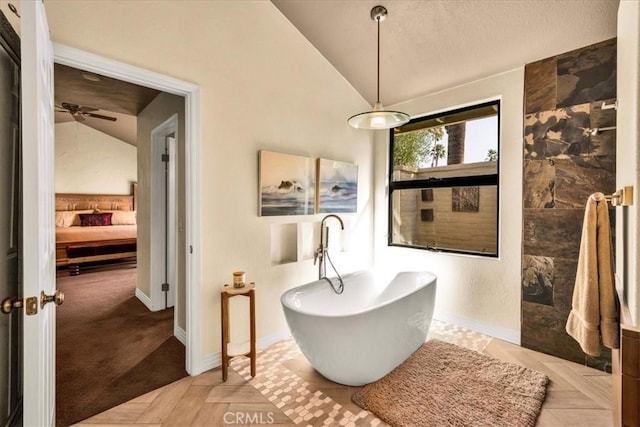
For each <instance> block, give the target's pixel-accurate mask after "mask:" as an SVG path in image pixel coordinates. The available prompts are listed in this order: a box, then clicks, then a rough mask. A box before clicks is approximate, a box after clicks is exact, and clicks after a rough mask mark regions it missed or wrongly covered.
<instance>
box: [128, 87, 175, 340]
mask: <svg viewBox="0 0 640 427" xmlns="http://www.w3.org/2000/svg"><path fill="white" fill-rule="evenodd" d="M175 113H178V135H177V145H178V146H177V154H178V159H177V161H178V173H177V181H178V182H177V183H176V188H177V192H178V299H177V300H178V326H179V327H181V328H183V329H184V327H185V325H186V318H185V304H184V302H185V295H186V294H185V247H186V244H185V234H184V218H185V216H184V214H185V197H184V195H185V194H184V159H185V157H184V141H185V127H184V126H185V124H184V98H183V97H181V96H176V95H171V94H168V93H160V94H159V95H158V96H157V97H156V98H155V99H154V100H153V101H151V103H150V104H149V105H148V106H147V107H146V108H145V109H144V110H143V111H141V112H140V114H139V115H138V282H137V287H138V289H140V290H141V291H142V292H143V293H144V294H145V295H146V296H147V297H151V283H150V268H151V222H150V218H151V163H152V162H153V161H154V159H152V158H151V132H152V131H153V130H154V129H155V128H156V127H158V126H159V125H160V124H162V123H163V122H164V121H166V120H167V119H168V118H169V117H171V116H173V115H174V114H175ZM155 160H156V161H158V160H159V159H155Z"/></svg>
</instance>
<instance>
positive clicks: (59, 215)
mask: <svg viewBox="0 0 640 427" xmlns="http://www.w3.org/2000/svg"><path fill="white" fill-rule="evenodd" d="M91 212H93V211H91V210H80V211H56V227H71V226H72V225H77V226H79V225H80V217H79V216H78V214H81V213H91Z"/></svg>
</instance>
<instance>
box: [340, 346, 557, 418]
mask: <svg viewBox="0 0 640 427" xmlns="http://www.w3.org/2000/svg"><path fill="white" fill-rule="evenodd" d="M548 383H549V378H548V377H547V376H546V375H544V374H541V373H539V372H536V371H533V370H531V369H528V368H525V367H523V366H520V365H516V364H513V363H509V362H503V361H501V360H497V359H494V358H492V357H489V356H485V355H483V354H480V353H478V352H475V351H472V350H468V349H466V348H462V347H459V346H457V345H454V344H449V343H445V342H442V341H439V340H430V341H428V342H426V343H425V344H423V345H422V347H420V348H419V349H418V350H417V351H416V352H415V353H414V354H413V355H412V356H411V357H409V359H407V360H406V361H405V362H404V363H402V364H401V365H400V366H398V367H397V368H396V369H394V370H393V371H392V372H391V373H389V374H388V375H387V376H385V377H383V378H382V379H380V380H378V381H376V382H374V383H371V384H368V385H366V386H364V387H363V388H362V389H361V390H360V391H358V392H356V393H354V395H353V396H352V400H353V402H354V403H355V404H356V405H358V406H360V407H361V408H364V409H366V410H368V411H371V412H373V413H374V414H375V415H376V416H377V417H379V418H380V419H382V420H383V421H385V422H387V423H389V424H391V425H392V426H396V427H400V426H439V427H440V426H505V427H506V426H508V427H516V426H534V425H535V423H536V419H537V417H538V415H539V413H540V408H541V406H542V402H543V401H544V398H545V395H546V387H547V384H548Z"/></svg>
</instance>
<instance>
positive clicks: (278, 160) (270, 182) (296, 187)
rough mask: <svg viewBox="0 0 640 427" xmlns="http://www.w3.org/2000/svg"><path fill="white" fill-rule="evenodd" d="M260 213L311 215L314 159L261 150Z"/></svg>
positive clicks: (313, 198) (312, 208)
mask: <svg viewBox="0 0 640 427" xmlns="http://www.w3.org/2000/svg"><path fill="white" fill-rule="evenodd" d="M259 157H260V159H259V167H260V173H259V176H260V183H259V190H260V194H259V200H258V205H259V206H258V215H260V216H279V215H312V214H313V213H314V207H315V206H314V205H315V173H314V170H315V169H314V159H311V158H308V157H300V156H293V155H290V154H282V153H274V152H272V151H264V150H261V151H260V154H259Z"/></svg>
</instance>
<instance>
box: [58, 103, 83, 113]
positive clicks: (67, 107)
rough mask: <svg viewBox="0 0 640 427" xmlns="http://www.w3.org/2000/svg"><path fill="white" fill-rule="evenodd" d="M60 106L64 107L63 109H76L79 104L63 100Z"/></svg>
mask: <svg viewBox="0 0 640 427" xmlns="http://www.w3.org/2000/svg"><path fill="white" fill-rule="evenodd" d="M62 108H64V109H65V110H70V111H74V110H75V111H77V110H78V109H79V108H80V106H79V105H78V104H70V103H68V102H63V103H62Z"/></svg>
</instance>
